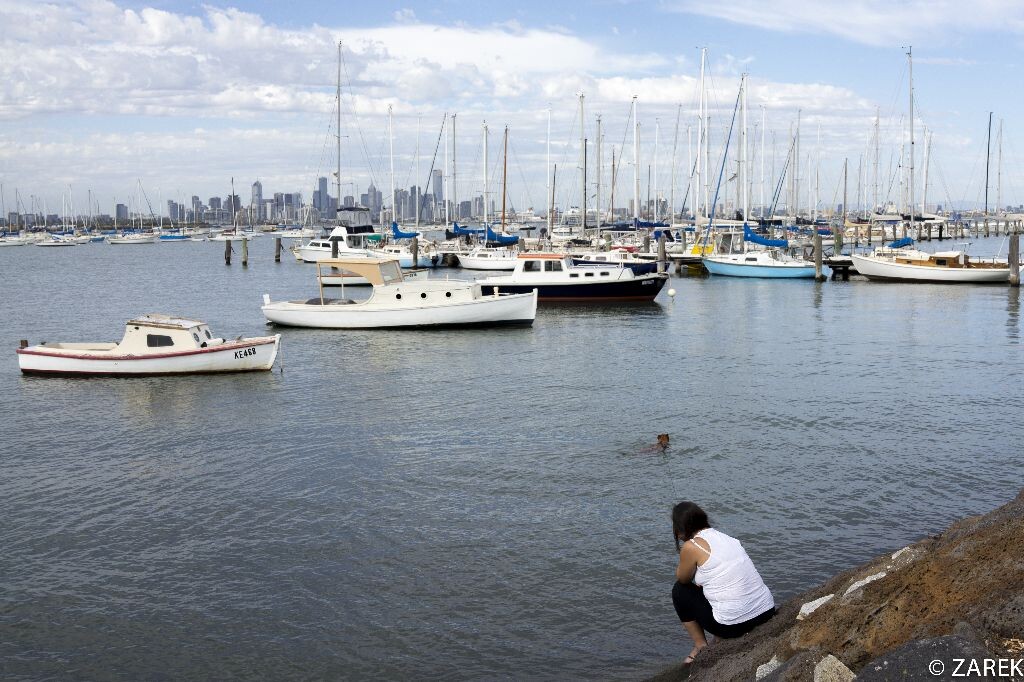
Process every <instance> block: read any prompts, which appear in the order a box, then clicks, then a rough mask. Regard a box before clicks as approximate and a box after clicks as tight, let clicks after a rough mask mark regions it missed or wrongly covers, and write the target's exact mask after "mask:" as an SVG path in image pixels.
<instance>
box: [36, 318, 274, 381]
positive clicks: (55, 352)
mask: <svg viewBox="0 0 1024 682" xmlns="http://www.w3.org/2000/svg"><path fill="white" fill-rule="evenodd" d="M280 345H281V335H280V334H275V335H274V336H256V337H248V338H243V337H238V338H237V339H235V340H234V341H227V340H225V339H222V338H217V337H214V336H213V333H212V332H211V331H210V328H209V327H208V326H207V325H206V323H204V322H200V321H198V320H189V319H185V318H180V317H172V316H170V315H159V314H150V315H142V316H141V317H137V318H135V319H134V320H129V321H128V323H127V324H126V325H125V332H124V338H122V339H121V341H120V343H42V344H39V345H37V346H29V345H28V343H27V342H25V341H23V342H22V347H21V348H19V349H18V351H17V352H18V365H19V366H20V367H21V371H22V372H23V373H25V374H47V375H70V376H152V375H161V374H205V373H215V372H251V371H260V370H263V371H266V370H269V369H270V368H271V367H273V366H274V360H275V359H276V358H277V352H278V349H279V348H280Z"/></svg>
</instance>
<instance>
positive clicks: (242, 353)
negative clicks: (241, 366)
mask: <svg viewBox="0 0 1024 682" xmlns="http://www.w3.org/2000/svg"><path fill="white" fill-rule="evenodd" d="M250 355H256V348H255V346H254V347H252V348H245V349H243V350H236V351H235V359H236V360H239V359H241V358H246V357H249V356H250Z"/></svg>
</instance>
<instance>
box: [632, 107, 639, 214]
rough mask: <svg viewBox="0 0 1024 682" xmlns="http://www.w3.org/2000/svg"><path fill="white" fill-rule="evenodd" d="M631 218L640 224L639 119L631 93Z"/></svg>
mask: <svg viewBox="0 0 1024 682" xmlns="http://www.w3.org/2000/svg"><path fill="white" fill-rule="evenodd" d="M633 220H634V221H635V225H636V226H637V227H639V224H640V119H639V118H638V117H637V106H636V95H633Z"/></svg>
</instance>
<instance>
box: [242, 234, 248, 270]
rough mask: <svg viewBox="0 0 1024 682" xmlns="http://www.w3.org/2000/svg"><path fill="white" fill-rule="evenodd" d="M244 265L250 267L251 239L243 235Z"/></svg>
mask: <svg viewBox="0 0 1024 682" xmlns="http://www.w3.org/2000/svg"><path fill="white" fill-rule="evenodd" d="M242 267H243V268H247V267H249V239H248V238H247V237H242Z"/></svg>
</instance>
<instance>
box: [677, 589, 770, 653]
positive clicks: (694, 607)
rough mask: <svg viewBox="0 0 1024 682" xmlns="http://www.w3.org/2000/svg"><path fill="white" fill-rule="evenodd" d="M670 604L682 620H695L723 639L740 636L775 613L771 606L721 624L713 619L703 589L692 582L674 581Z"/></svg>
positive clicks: (707, 630)
mask: <svg viewBox="0 0 1024 682" xmlns="http://www.w3.org/2000/svg"><path fill="white" fill-rule="evenodd" d="M672 605H673V606H675V607H676V614H677V615H678V616H679V620H681V621H682V622H684V623H689V622H691V621H697V623H698V624H699V625H700V626H701V627H702V628H704V630H705V631H706V632H710V633H711V634H713V635H714V636H715V637H722V638H724V639H730V638H732V637H741V636H743V635H745V634H747V633H748V632H750V631H751V630H753V629H754V628H756V627H757V626H758V625H760V624H761V623H767V622H768V621H770V620H771V619H772V617H773V616H774V615H775V607H772V608H770V609H768V610H767V611H765V612H764V613H762V614H760V615H758V616H754V617H753V618H751V619H750V620H745V621H743V622H742V623H733V624H732V625H723V624H722V623H719V622H718V621H717V620H715V614H714V613H713V612H712V610H711V604H710V602H708V598H707V597H705V596H704V589H703V588H702V587H699V586H697V585H694V584H693V583H681V582H676V584H675V586H674V587H673V588H672Z"/></svg>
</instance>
